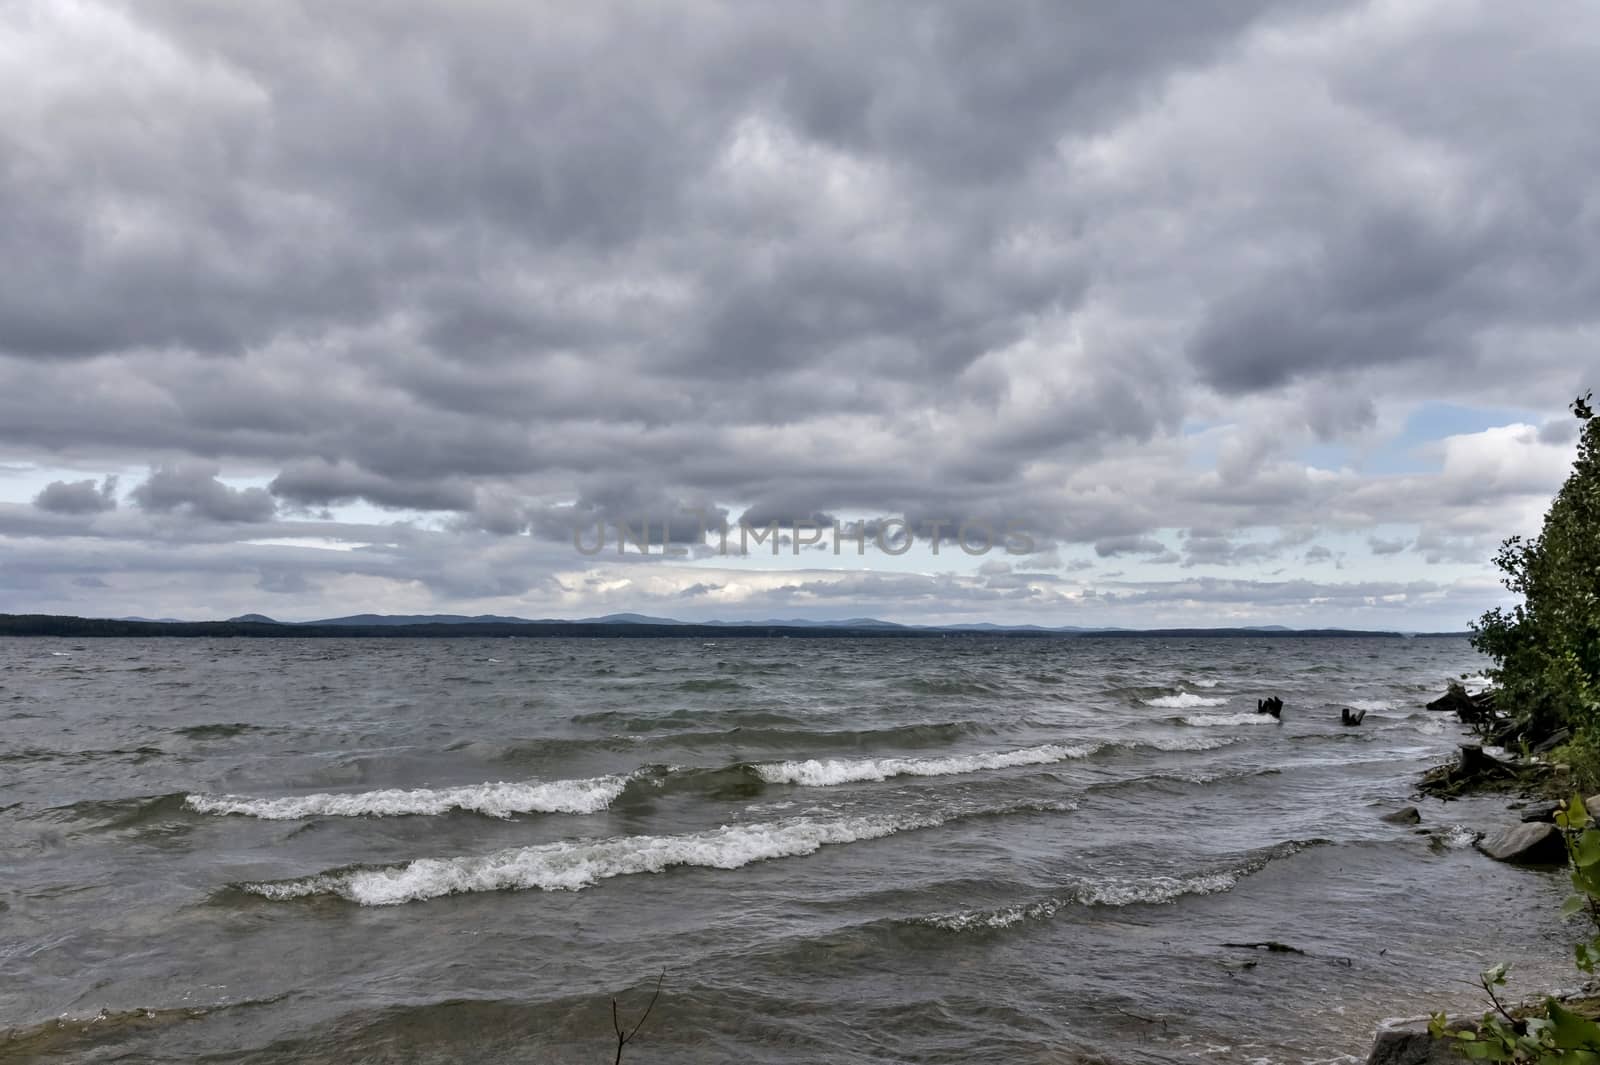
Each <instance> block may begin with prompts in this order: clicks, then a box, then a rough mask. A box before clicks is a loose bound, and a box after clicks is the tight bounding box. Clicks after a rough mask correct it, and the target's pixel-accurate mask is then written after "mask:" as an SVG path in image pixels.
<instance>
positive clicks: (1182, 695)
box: [1144, 692, 1228, 710]
mask: <svg viewBox="0 0 1600 1065" xmlns="http://www.w3.org/2000/svg"><path fill="white" fill-rule="evenodd" d="M1227 701H1228V700H1227V699H1226V698H1225V697H1213V696H1208V695H1196V694H1195V693H1194V692H1179V693H1178V694H1177V695H1158V696H1156V697H1155V698H1154V699H1146V700H1145V701H1144V705H1146V706H1159V707H1161V708H1162V709H1164V710H1187V709H1189V708H1190V707H1191V706H1222V705H1223V704H1225V703H1226V702H1227Z"/></svg>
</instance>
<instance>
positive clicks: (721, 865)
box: [240, 804, 1061, 906]
mask: <svg viewBox="0 0 1600 1065" xmlns="http://www.w3.org/2000/svg"><path fill="white" fill-rule="evenodd" d="M1042 809H1044V808H1042V807H1040V806H1039V805H1038V804H1033V805H1030V806H1019V807H1014V808H1004V809H998V810H989V811H972V812H969V813H965V814H960V813H929V814H925V815H921V816H900V817H893V816H888V815H865V816H853V817H837V818H831V819H812V818H804V817H801V818H794V819H791V820H785V821H767V822H759V823H752V824H743V825H724V826H722V827H721V828H717V829H712V830H710V831H705V832H693V833H688V834H684V835H674V836H618V837H613V838H610V839H598V840H577V841H562V842H559V843H546V844H540V845H537V846H532V847H517V848H512V849H509V850H502V851H496V852H494V853H492V854H486V855H480V856H468V857H458V858H420V859H417V860H416V861H412V862H408V863H406V864H405V865H401V866H391V867H387V868H377V869H347V870H339V871H334V872H328V873H320V874H318V875H316V876H309V877H302V878H299V879H295V880H283V881H268V882H262V883H250V884H243V885H240V886H241V888H242V889H243V890H244V891H247V892H249V893H251V894H253V895H259V896H261V897H263V898H266V899H271V900H273V901H285V900H289V899H298V898H307V897H310V896H317V895H331V896H335V897H338V898H342V899H347V900H349V901H351V902H355V903H358V904H360V905H362V906H394V905H398V904H400V903H405V902H419V901H422V900H425V899H434V898H440V897H442V896H445V895H456V894H464V893H472V892H483V891H516V890H526V889H531V888H537V889H539V890H541V891H581V890H582V889H584V888H587V887H591V886H593V885H595V884H597V883H599V882H600V881H602V880H607V879H610V878H612V877H618V876H632V875H634V874H637V873H659V872H662V871H664V870H667V869H670V868H672V867H674V866H697V867H701V868H706V869H738V868H741V867H743V866H746V865H750V864H752V863H754V862H763V861H769V860H772V859H775V858H793V857H799V856H802V855H807V854H812V853H815V852H816V851H817V850H819V849H821V848H822V847H826V846H831V845H834V844H843V843H856V842H861V841H864V840H873V839H882V838H883V837H885V836H892V835H894V834H896V833H899V832H915V831H918V830H921V829H928V828H937V827H939V826H940V825H943V824H946V823H948V822H950V821H953V820H957V819H960V818H962V817H967V816H974V815H977V816H981V815H983V814H1004V813H1014V812H1040V811H1041V810H1042ZM1051 809H1052V810H1055V809H1061V807H1052V808H1051Z"/></svg>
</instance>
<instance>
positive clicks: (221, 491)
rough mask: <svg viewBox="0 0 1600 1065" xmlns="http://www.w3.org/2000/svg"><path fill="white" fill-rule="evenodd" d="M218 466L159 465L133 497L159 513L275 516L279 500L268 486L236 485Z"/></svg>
mask: <svg viewBox="0 0 1600 1065" xmlns="http://www.w3.org/2000/svg"><path fill="white" fill-rule="evenodd" d="M217 473H218V469H217V467H216V466H212V465H208V464H205V463H195V462H188V463H179V464H177V465H173V466H158V467H156V468H155V469H153V470H151V471H150V476H149V478H148V479H146V480H145V481H144V483H142V484H140V485H139V486H138V487H136V488H135V489H134V490H133V493H132V499H133V501H134V502H135V503H137V504H138V505H139V506H140V507H141V508H143V509H144V510H146V511H149V512H151V513H155V514H167V513H172V512H174V511H181V512H184V513H188V514H191V515H193V516H194V517H197V518H203V519H205V520H207V521H219V522H263V521H268V520H270V519H271V518H272V516H273V514H274V513H275V512H276V510H277V504H276V503H274V502H273V499H272V496H271V494H270V493H268V492H267V490H266V489H264V488H233V487H230V486H229V485H226V484H223V483H222V482H221V481H219V480H218V479H217Z"/></svg>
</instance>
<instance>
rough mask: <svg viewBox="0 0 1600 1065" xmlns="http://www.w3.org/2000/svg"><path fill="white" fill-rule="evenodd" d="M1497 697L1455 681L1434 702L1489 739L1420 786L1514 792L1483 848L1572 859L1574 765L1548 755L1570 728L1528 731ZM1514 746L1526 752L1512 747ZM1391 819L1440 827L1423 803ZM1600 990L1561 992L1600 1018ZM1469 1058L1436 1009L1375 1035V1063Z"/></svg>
mask: <svg viewBox="0 0 1600 1065" xmlns="http://www.w3.org/2000/svg"><path fill="white" fill-rule="evenodd" d="M1495 704H1496V699H1495V693H1494V692H1493V691H1487V692H1480V693H1468V692H1467V690H1466V689H1465V688H1464V687H1463V686H1462V685H1460V684H1458V683H1455V682H1451V684H1450V686H1449V689H1448V690H1447V691H1446V692H1445V694H1444V695H1442V696H1441V697H1439V698H1438V699H1435V700H1434V701H1433V702H1431V703H1429V704H1428V707H1427V708H1428V709H1429V710H1433V711H1437V712H1440V713H1453V714H1455V715H1456V716H1457V718H1459V719H1460V721H1461V722H1462V723H1463V724H1465V725H1467V726H1469V727H1470V728H1471V729H1472V730H1473V732H1474V733H1475V734H1476V736H1477V737H1478V738H1479V739H1480V740H1481V741H1482V742H1479V743H1463V744H1462V745H1461V746H1460V748H1459V751H1458V753H1457V757H1456V761H1454V762H1452V763H1448V764H1445V765H1441V766H1438V767H1436V768H1434V769H1432V770H1429V771H1428V773H1427V774H1425V775H1424V777H1423V778H1422V780H1421V781H1420V782H1419V783H1418V786H1417V791H1418V793H1419V794H1421V795H1426V796H1429V797H1432V798H1437V799H1442V800H1446V801H1448V800H1450V799H1454V798H1458V797H1461V796H1464V795H1472V794H1484V793H1499V794H1504V795H1505V796H1506V798H1507V800H1508V801H1507V804H1506V818H1505V822H1504V824H1503V825H1501V826H1500V827H1498V828H1494V829H1491V830H1490V831H1487V832H1485V833H1483V834H1481V835H1479V836H1478V838H1476V839H1475V840H1474V841H1473V843H1474V846H1475V847H1476V848H1477V849H1478V851H1479V852H1481V853H1482V854H1483V855H1485V856H1486V857H1488V858H1491V859H1493V860H1495V861H1499V862H1506V863H1510V864H1513V865H1526V866H1531V867H1540V868H1546V869H1548V868H1551V867H1553V866H1561V865H1565V864H1566V862H1567V850H1566V843H1565V841H1564V839H1563V836H1562V832H1561V830H1560V829H1559V828H1558V827H1557V826H1556V824H1555V817H1556V813H1557V812H1558V811H1559V810H1561V809H1562V808H1563V806H1564V802H1563V798H1564V797H1566V796H1568V795H1570V792H1571V773H1570V769H1569V767H1568V766H1566V765H1563V764H1561V763H1560V762H1557V761H1552V760H1551V759H1550V758H1549V757H1547V755H1549V754H1550V752H1553V751H1556V750H1557V749H1558V748H1559V747H1560V746H1561V745H1562V744H1563V743H1565V742H1566V741H1567V740H1568V739H1569V738H1570V734H1568V733H1567V731H1566V730H1565V729H1561V730H1558V731H1556V732H1554V733H1551V734H1549V735H1544V736H1529V735H1524V734H1522V733H1521V732H1520V731H1519V729H1520V726H1519V725H1517V724H1516V723H1515V722H1513V721H1512V720H1511V719H1509V717H1508V716H1506V715H1504V714H1503V713H1502V712H1501V711H1500V710H1499V709H1497V707H1496V705H1495ZM1513 746H1514V747H1515V748H1516V750H1517V751H1518V752H1520V753H1517V754H1512V753H1510V749H1511V748H1512V747H1513ZM1584 805H1585V807H1586V808H1587V809H1589V810H1593V811H1600V794H1596V795H1592V796H1590V797H1588V798H1586V799H1585V800H1584ZM1383 819H1384V820H1385V821H1389V822H1391V823H1394V824H1408V825H1417V826H1419V827H1418V829H1417V831H1418V832H1421V833H1431V831H1432V830H1431V829H1429V828H1427V827H1424V826H1423V825H1422V821H1423V818H1422V815H1421V813H1420V811H1419V810H1418V809H1417V807H1415V806H1406V807H1402V808H1401V809H1399V810H1396V811H1394V812H1392V813H1389V814H1386V815H1384V817H1383ZM1596 991H1597V989H1596V988H1595V987H1594V986H1593V985H1590V986H1586V987H1584V988H1583V989H1581V990H1579V991H1576V992H1567V993H1557V994H1556V995H1555V996H1554V997H1555V998H1556V1000H1557V1001H1559V1002H1561V1003H1562V1005H1563V1006H1565V1007H1566V1008H1567V1009H1569V1010H1571V1011H1573V1012H1574V1013H1578V1014H1581V1015H1582V1016H1584V1017H1589V1018H1600V994H1597V993H1596ZM1486 1005H1487V1004H1486ZM1535 1008H1537V1007H1536V1006H1535V1005H1533V1004H1525V1005H1521V1006H1517V1007H1514V1008H1512V1009H1511V1011H1510V1012H1511V1014H1512V1015H1513V1016H1523V1015H1525V1014H1527V1013H1529V1012H1531V1011H1532V1010H1534V1009H1535ZM1475 1023H1476V1018H1451V1020H1450V1023H1449V1024H1448V1026H1447V1027H1449V1028H1450V1029H1452V1030H1458V1029H1460V1028H1464V1027H1465V1028H1470V1027H1473V1026H1474V1025H1475ZM1466 1060H1468V1059H1467V1057H1466V1056H1465V1055H1464V1054H1463V1053H1462V1052H1461V1049H1460V1048H1459V1047H1458V1046H1457V1045H1456V1040H1454V1039H1451V1038H1449V1037H1441V1036H1436V1035H1434V1034H1433V1033H1432V1031H1431V1030H1430V1018H1428V1017H1412V1018H1401V1019H1395V1020H1392V1021H1387V1022H1385V1023H1384V1024H1383V1025H1382V1026H1381V1027H1380V1028H1379V1029H1378V1031H1377V1033H1376V1034H1375V1035H1374V1037H1373V1043H1372V1049H1371V1051H1370V1053H1369V1054H1368V1055H1367V1065H1446V1063H1460V1062H1463V1061H1466Z"/></svg>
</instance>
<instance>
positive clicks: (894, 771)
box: [754, 743, 1100, 788]
mask: <svg viewBox="0 0 1600 1065" xmlns="http://www.w3.org/2000/svg"><path fill="white" fill-rule="evenodd" d="M1099 749H1100V747H1099V745H1090V746H1079V747H1069V746H1066V745H1064V744H1058V743H1047V744H1043V745H1041V746H1038V747H1023V748H1021V749H1018V750H1012V751H990V752H987V753H983V754H960V755H950V756H948V757H944V758H828V759H816V758H811V759H807V760H805V761H791V762H771V763H766V764H761V765H757V766H755V767H754V768H755V772H756V774H757V775H758V776H759V777H760V778H761V779H762V780H764V781H766V782H767V783H768V784H798V785H800V786H802V787H808V788H826V787H832V786H834V785H836V784H855V783H860V782H863V781H875V780H888V779H890V778H891V777H942V776H951V775H954V774H958V773H976V772H980V771H983V770H987V769H1006V768H1009V767H1011V766H1019V765H1049V764H1051V763H1054V762H1064V761H1067V760H1068V759H1072V758H1087V757H1089V756H1090V755H1091V754H1093V753H1094V752H1095V751H1097V750H1099Z"/></svg>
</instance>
